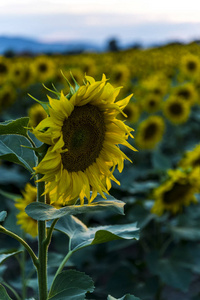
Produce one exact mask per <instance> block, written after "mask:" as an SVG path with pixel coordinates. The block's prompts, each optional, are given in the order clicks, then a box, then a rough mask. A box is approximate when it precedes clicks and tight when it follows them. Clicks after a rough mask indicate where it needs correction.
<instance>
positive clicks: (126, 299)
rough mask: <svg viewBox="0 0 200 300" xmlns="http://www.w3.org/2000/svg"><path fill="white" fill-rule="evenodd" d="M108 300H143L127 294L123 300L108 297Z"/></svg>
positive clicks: (121, 299)
mask: <svg viewBox="0 0 200 300" xmlns="http://www.w3.org/2000/svg"><path fill="white" fill-rule="evenodd" d="M107 300H141V299H140V298H138V297H135V296H133V295H130V294H127V295H125V296H123V297H122V298H114V297H112V296H110V295H108V298H107Z"/></svg>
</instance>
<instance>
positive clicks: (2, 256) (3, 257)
mask: <svg viewBox="0 0 200 300" xmlns="http://www.w3.org/2000/svg"><path fill="white" fill-rule="evenodd" d="M21 252H23V250H18V251H16V250H15V251H12V252H10V253H1V254H0V264H1V263H2V262H4V261H5V260H6V259H7V258H9V257H11V256H13V255H16V254H19V253H21ZM0 299H1V298H0Z"/></svg>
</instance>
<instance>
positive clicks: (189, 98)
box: [172, 82, 198, 105]
mask: <svg viewBox="0 0 200 300" xmlns="http://www.w3.org/2000/svg"><path fill="white" fill-rule="evenodd" d="M172 95H174V96H177V97H179V98H181V99H182V100H184V101H185V102H187V103H188V104H189V105H193V104H194V103H195V102H196V100H197V96H198V94H197V91H196V88H195V86H194V84H193V83H192V82H187V83H184V84H182V85H180V86H177V87H175V88H174V89H173V90H172Z"/></svg>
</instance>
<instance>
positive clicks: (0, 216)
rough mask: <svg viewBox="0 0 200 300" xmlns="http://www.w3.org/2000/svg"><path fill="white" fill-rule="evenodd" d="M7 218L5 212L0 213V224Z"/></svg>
mask: <svg viewBox="0 0 200 300" xmlns="http://www.w3.org/2000/svg"><path fill="white" fill-rule="evenodd" d="M6 216H7V212H6V211H1V212H0V222H3V221H4V220H5V218H6Z"/></svg>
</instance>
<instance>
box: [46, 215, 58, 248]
mask: <svg viewBox="0 0 200 300" xmlns="http://www.w3.org/2000/svg"><path fill="white" fill-rule="evenodd" d="M58 220H59V219H55V220H53V222H52V224H51V227H50V228H49V231H48V234H47V238H46V241H45V244H46V246H47V247H48V246H49V244H50V241H51V237H52V233H53V229H54V226H55V225H56V222H57V221H58Z"/></svg>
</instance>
